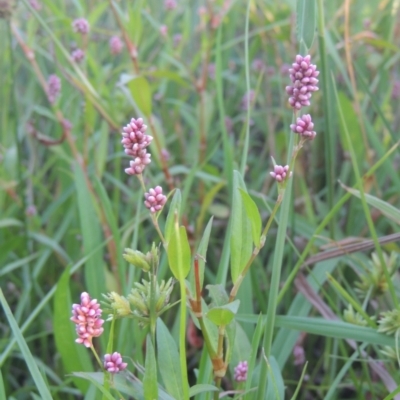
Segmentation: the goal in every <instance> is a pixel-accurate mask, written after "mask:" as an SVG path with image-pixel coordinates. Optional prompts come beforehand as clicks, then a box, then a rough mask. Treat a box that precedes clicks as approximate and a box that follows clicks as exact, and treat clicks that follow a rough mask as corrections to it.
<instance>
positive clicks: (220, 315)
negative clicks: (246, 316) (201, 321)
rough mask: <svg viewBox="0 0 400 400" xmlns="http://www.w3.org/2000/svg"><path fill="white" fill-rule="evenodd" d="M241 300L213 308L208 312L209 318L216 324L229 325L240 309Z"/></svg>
mask: <svg viewBox="0 0 400 400" xmlns="http://www.w3.org/2000/svg"><path fill="white" fill-rule="evenodd" d="M239 304H240V301H239V300H235V301H232V303H228V304H225V305H223V306H218V307H214V308H212V309H211V310H210V311H208V313H207V315H206V316H207V318H208V319H209V320H210V321H211V322H213V323H214V324H215V325H217V326H220V325H228V324H229V323H230V322H231V321H232V320H233V318H235V315H236V313H237V311H238V309H239Z"/></svg>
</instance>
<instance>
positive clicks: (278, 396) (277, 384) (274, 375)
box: [264, 356, 285, 400]
mask: <svg viewBox="0 0 400 400" xmlns="http://www.w3.org/2000/svg"><path fill="white" fill-rule="evenodd" d="M264 361H265V362H267V363H268V386H267V394H266V398H267V399H268V400H282V399H284V398H285V385H284V382H283V378H282V374H281V371H280V369H279V365H278V363H277V362H276V360H275V357H274V356H270V357H269V359H268V360H264Z"/></svg>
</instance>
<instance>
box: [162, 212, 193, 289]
mask: <svg viewBox="0 0 400 400" xmlns="http://www.w3.org/2000/svg"><path fill="white" fill-rule="evenodd" d="M167 255H168V262H169V267H170V268H171V271H172V274H173V275H174V277H175V278H176V279H178V280H179V281H180V282H182V281H183V280H184V279H185V278H186V276H187V275H188V273H189V271H190V261H191V260H190V246H189V241H188V238H187V233H186V229H185V227H184V226H181V227H180V226H179V221H178V212H177V211H175V223H174V229H173V231H172V233H171V237H170V240H169V244H168V248H167Z"/></svg>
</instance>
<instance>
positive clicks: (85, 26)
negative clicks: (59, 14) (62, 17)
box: [72, 18, 90, 35]
mask: <svg viewBox="0 0 400 400" xmlns="http://www.w3.org/2000/svg"><path fill="white" fill-rule="evenodd" d="M72 28H73V29H74V32H77V33H80V34H82V35H87V34H88V33H89V30H90V25H89V22H88V21H87V20H86V19H85V18H77V19H75V20H74V21H73V22H72Z"/></svg>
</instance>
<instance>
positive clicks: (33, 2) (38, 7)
mask: <svg viewBox="0 0 400 400" xmlns="http://www.w3.org/2000/svg"><path fill="white" fill-rule="evenodd" d="M29 4H30V5H31V7H32V8H33V9H34V10H36V11H39V10H41V9H42V5H41V4H40V3H39V2H38V1H37V0H29Z"/></svg>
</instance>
